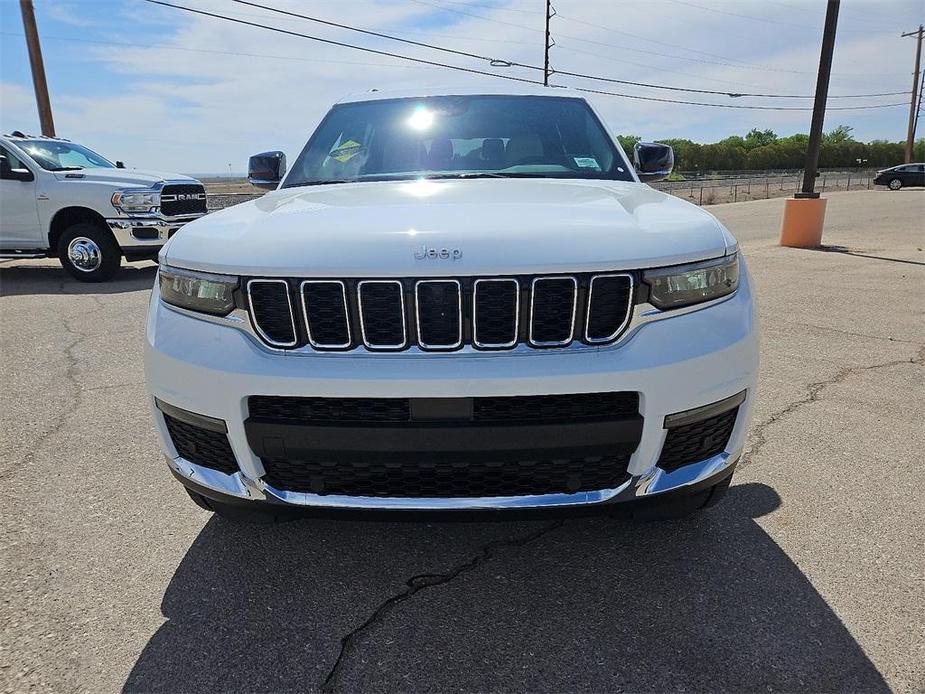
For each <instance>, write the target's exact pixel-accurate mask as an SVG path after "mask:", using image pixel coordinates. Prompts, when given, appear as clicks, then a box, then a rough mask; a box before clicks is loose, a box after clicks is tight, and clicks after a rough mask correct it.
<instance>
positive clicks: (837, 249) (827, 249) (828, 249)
mask: <svg viewBox="0 0 925 694" xmlns="http://www.w3.org/2000/svg"><path fill="white" fill-rule="evenodd" d="M803 250H807V251H822V252H823V253H841V254H843V255H853V256H854V257H855V258H869V259H870V260H886V261H887V262H890V263H903V264H905V265H925V262H923V261H921V260H904V259H903V258H887V257H886V256H883V255H870V254H869V253H858V252H857V251H854V250H852V249H850V248H848V247H847V246H826V245H823V246H819V248H805V249H803Z"/></svg>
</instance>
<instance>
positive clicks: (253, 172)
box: [247, 151, 286, 190]
mask: <svg viewBox="0 0 925 694" xmlns="http://www.w3.org/2000/svg"><path fill="white" fill-rule="evenodd" d="M285 175H286V155H285V154H283V153H282V152H279V151H277V152H262V153H261V154H255V155H254V156H252V157H251V158H250V159H249V160H248V162H247V180H248V181H250V183H251V185H254V186H257V187H258V188H263V189H265V190H274V189H275V188H276V187H277V186H278V185H279V182H280V181H282V180H283V176H285Z"/></svg>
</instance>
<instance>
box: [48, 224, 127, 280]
mask: <svg viewBox="0 0 925 694" xmlns="http://www.w3.org/2000/svg"><path fill="white" fill-rule="evenodd" d="M58 260H60V261H61V266H62V267H63V268H64V269H65V270H66V271H67V273H68V274H69V275H71V276H72V277H74V278H75V279H78V280H80V281H81V282H105V281H106V280H109V279H112V278H113V277H114V276H115V275H116V273H117V272H119V269H120V267H121V265H122V252H121V250H120V249H119V244H117V243H116V240H115V239H114V238H113V237H112V234H111V233H110V232H109V230H108V229H104V228H103V227H101V226H99V225H97V224H91V223H89V222H80V223H79V224H72V225H71V226H69V227H68V228H67V229H65V230H64V233H63V234H61V238H60V239H58Z"/></svg>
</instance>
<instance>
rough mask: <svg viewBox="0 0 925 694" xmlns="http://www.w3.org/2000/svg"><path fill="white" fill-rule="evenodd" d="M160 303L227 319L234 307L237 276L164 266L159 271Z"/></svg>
mask: <svg viewBox="0 0 925 694" xmlns="http://www.w3.org/2000/svg"><path fill="white" fill-rule="evenodd" d="M157 276H158V278H159V280H158V281H159V285H160V290H161V300H163V301H164V302H165V303H168V304H172V305H173V306H179V307H180V308H185V309H189V310H190V311H198V312H199V313H208V314H211V315H213V316H227V315H228V314H229V313H231V311H232V309H233V308H234V290H235V289H236V288H237V286H238V278H237V277H229V276H228V275H212V274H209V273H206V272H194V271H192V270H181V269H180V268H174V267H168V266H166V265H162V266H161V267H160V268H159V269H158V271H157Z"/></svg>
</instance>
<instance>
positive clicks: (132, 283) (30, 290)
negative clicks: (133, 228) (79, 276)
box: [0, 261, 157, 296]
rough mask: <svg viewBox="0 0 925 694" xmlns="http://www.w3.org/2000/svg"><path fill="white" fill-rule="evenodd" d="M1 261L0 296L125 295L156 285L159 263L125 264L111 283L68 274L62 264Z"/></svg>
mask: <svg viewBox="0 0 925 694" xmlns="http://www.w3.org/2000/svg"><path fill="white" fill-rule="evenodd" d="M15 262H16V263H17V264H16V265H7V264H0V296H26V295H38V294H122V293H124V292H137V291H147V290H150V289H151V287H153V286H154V276H155V274H156V272H157V265H156V264H155V263H153V262H150V263H149V262H145V263H142V264H139V265H135V264H132V265H123V266H122V270H121V271H120V272H119V274H118V275H116V276H115V277H114V278H113V279H111V280H109V281H108V282H95V283H88V282H80V281H78V280H75V279H74V278H73V277H71V276H70V275H69V274H67V273H66V272H65V271H64V270H63V269H62V268H61V267H60V266H59V265H38V264H36V265H23V264H20V263H22V262H23V261H15Z"/></svg>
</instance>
